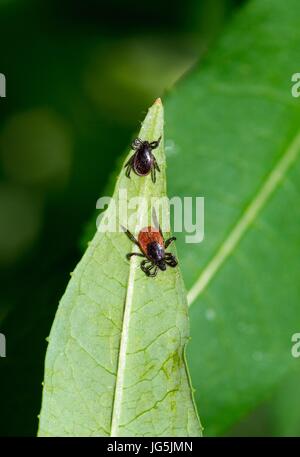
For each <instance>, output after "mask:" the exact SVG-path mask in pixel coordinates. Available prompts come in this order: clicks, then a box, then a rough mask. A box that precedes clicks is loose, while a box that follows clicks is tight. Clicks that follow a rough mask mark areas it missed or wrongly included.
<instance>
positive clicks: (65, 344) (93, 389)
mask: <svg viewBox="0 0 300 457" xmlns="http://www.w3.org/2000/svg"><path fill="white" fill-rule="evenodd" d="M161 135H163V107H162V104H161V102H160V100H158V101H156V103H155V104H154V105H153V106H152V107H151V108H150V109H149V111H148V114H147V117H146V119H145V121H144V123H143V125H142V128H141V131H140V133H139V136H140V137H141V138H142V139H148V140H149V141H152V140H157V139H158V137H159V136H161ZM131 155H132V151H131V152H130V153H129V154H128V157H127V158H126V161H127V160H128V159H129V157H131ZM155 156H156V159H157V161H158V164H159V166H160V169H161V172H160V173H158V175H157V182H156V184H155V185H154V184H153V183H152V181H151V178H150V176H147V177H146V178H141V177H138V176H136V175H134V174H132V176H131V179H128V178H126V177H125V173H124V169H122V171H121V173H120V176H119V178H118V180H117V184H116V188H115V192H114V197H113V200H114V202H115V203H116V206H118V205H119V203H120V204H121V205H122V202H120V200H119V199H120V198H121V197H120V195H121V194H120V193H119V190H122V191H124V190H126V191H127V197H126V198H128V200H129V199H131V198H134V197H145V198H146V199H147V201H148V200H149V199H150V198H151V197H163V196H165V195H166V182H165V157H164V151H163V141H161V143H160V146H159V148H158V149H156V150H155ZM130 215H131V214H129V217H130ZM113 217H114V206H113V204H112V203H110V204H109V206H108V208H107V210H106V211H105V218H103V219H102V221H101V224H104V223H105V221H106V222H107V221H109V220H112V219H113ZM118 217H119V216H118V215H117V227H118V226H120V225H121V223H122V221H121V220H119V218H118ZM138 217H140V216H138ZM165 236H167V234H165ZM134 250H135V247H134V245H133V244H132V243H131V242H130V241H129V239H128V238H127V237H126V236H125V234H124V233H122V232H116V233H110V232H108V231H106V232H101V231H97V233H96V235H95V236H94V238H93V240H92V241H91V243H90V245H89V247H88V249H87V251H86V253H85V254H84V256H83V258H82V260H81V261H80V263H79V264H78V265H77V267H76V269H75V271H74V272H73V274H72V278H71V280H70V282H69V285H68V287H67V290H66V292H65V294H64V296H63V298H62V300H61V302H60V304H59V308H58V311H57V314H56V317H55V320H54V324H53V327H52V329H51V333H50V337H49V346H48V350H47V355H46V362H45V381H44V389H43V402H42V410H41V414H40V428H39V435H40V436H198V435H199V434H200V425H199V421H198V417H197V413H196V410H195V408H194V403H193V396H192V391H191V388H190V383H189V377H188V373H187V368H186V365H185V360H184V349H185V345H186V343H187V341H188V338H189V329H188V311H187V302H186V293H185V289H184V286H183V282H182V278H181V274H180V270H179V268H176V269H172V268H168V269H167V270H166V271H165V272H159V274H158V276H157V277H156V278H148V277H146V276H145V274H144V273H143V272H142V271H141V270H140V267H139V263H140V261H141V259H140V258H138V257H132V259H131V261H130V262H129V261H127V260H126V258H125V255H126V254H127V253H128V252H131V251H134Z"/></svg>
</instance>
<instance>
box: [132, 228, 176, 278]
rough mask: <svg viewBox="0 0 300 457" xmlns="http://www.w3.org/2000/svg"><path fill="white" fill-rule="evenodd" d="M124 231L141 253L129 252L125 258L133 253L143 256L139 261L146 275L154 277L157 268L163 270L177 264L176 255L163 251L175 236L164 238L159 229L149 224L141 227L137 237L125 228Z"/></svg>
mask: <svg viewBox="0 0 300 457" xmlns="http://www.w3.org/2000/svg"><path fill="white" fill-rule="evenodd" d="M125 232H126V235H127V236H128V238H129V239H130V240H131V241H132V242H133V243H135V244H136V245H137V246H138V247H139V248H140V250H141V253H139V252H131V253H130V254H127V259H130V258H131V257H132V256H134V255H136V256H138V257H145V260H143V261H142V262H141V269H142V271H143V272H144V273H145V274H146V275H147V276H151V277H154V276H156V275H157V271H158V269H160V270H162V271H165V270H166V268H167V266H170V267H173V268H174V267H176V266H177V264H178V262H177V259H176V257H175V256H174V255H173V254H171V253H170V252H165V250H166V249H167V247H168V246H169V245H170V244H171V243H172V241H174V240H176V238H175V236H172V237H171V238H168V239H167V240H164V237H163V234H162V231H161V229H160V228H159V229H157V228H154V227H151V226H149V227H145V228H144V229H142V230H141V231H140V233H139V236H138V239H136V238H135V237H134V236H133V235H132V233H130V231H129V230H125Z"/></svg>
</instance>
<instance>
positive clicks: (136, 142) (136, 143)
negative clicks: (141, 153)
mask: <svg viewBox="0 0 300 457" xmlns="http://www.w3.org/2000/svg"><path fill="white" fill-rule="evenodd" d="M142 142H143V141H142V140H141V139H140V138H136V139H135V140H133V142H132V143H131V148H132V149H137V148H138V147H139V146H140V145H141V144H142Z"/></svg>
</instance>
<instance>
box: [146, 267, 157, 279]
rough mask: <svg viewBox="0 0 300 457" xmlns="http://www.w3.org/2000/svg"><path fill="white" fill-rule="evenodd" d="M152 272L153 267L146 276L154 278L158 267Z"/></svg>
mask: <svg viewBox="0 0 300 457" xmlns="http://www.w3.org/2000/svg"><path fill="white" fill-rule="evenodd" d="M150 270H152V267H151V268H149V269H148V271H147V272H146V275H147V276H149V277H150V278H154V277H155V276H156V275H157V270H158V267H155V268H154V270H153V271H152V272H150Z"/></svg>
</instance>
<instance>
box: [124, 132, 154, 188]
mask: <svg viewBox="0 0 300 457" xmlns="http://www.w3.org/2000/svg"><path fill="white" fill-rule="evenodd" d="M160 140H161V137H159V138H158V140H157V141H151V142H149V141H143V140H141V139H140V138H136V139H135V140H134V141H133V143H132V145H131V147H132V149H133V150H134V151H135V152H134V154H133V155H132V156H131V157H130V159H129V160H128V162H127V163H126V164H125V166H124V168H126V173H125V174H126V176H127V178H130V173H131V170H133V171H134V172H135V173H136V174H137V175H138V176H147V175H148V174H149V173H150V172H151V179H152V182H154V183H155V181H156V171H160V169H159V166H158V164H157V162H156V158H155V157H154V155H153V153H152V151H153V149H156V148H158V146H159V143H160Z"/></svg>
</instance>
